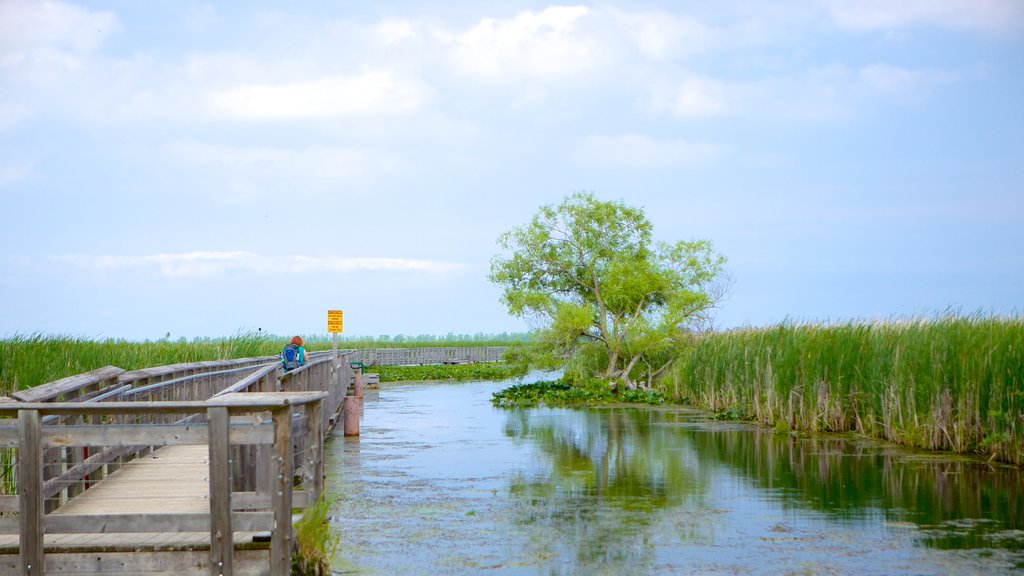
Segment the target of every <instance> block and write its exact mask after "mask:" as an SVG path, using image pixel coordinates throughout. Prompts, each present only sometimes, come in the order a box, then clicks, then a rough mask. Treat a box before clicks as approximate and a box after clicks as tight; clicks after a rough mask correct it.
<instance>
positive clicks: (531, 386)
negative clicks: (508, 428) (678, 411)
mask: <svg viewBox="0 0 1024 576" xmlns="http://www.w3.org/2000/svg"><path fill="white" fill-rule="evenodd" d="M614 390H615V389H614V383H613V382H601V381H593V382H590V383H589V384H587V385H582V386H580V385H573V384H570V383H569V382H566V381H564V380H555V381H551V380H545V381H540V382H531V383H528V384H516V385H514V386H509V387H508V388H505V389H503V390H499V391H498V392H495V393H494V394H493V395H492V397H491V403H492V404H494V405H495V406H500V407H503V408H507V407H511V406H537V405H539V404H544V405H546V406H565V405H573V404H609V403H630V404H664V403H665V402H667V401H668V398H666V396H665V395H664V394H662V393H661V392H658V391H656V390H641V389H637V390H626V391H623V392H622V393H621V394H616V393H615V391H614Z"/></svg>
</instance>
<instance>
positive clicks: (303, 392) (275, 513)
mask: <svg viewBox="0 0 1024 576" xmlns="http://www.w3.org/2000/svg"><path fill="white" fill-rule="evenodd" d="M503 353H504V349H503V348H497V347H495V348H476V349H474V348H455V349H426V350H420V349H409V350H387V351H373V350H355V351H346V352H344V353H342V354H341V355H339V354H338V353H336V352H335V353H319V354H314V355H312V359H311V361H310V362H308V363H307V364H306V365H305V366H303V367H301V368H299V369H297V370H293V371H291V372H289V373H287V374H284V373H282V372H281V371H280V363H279V362H278V361H277V360H276V359H275V358H273V357H269V358H268V357H261V358H243V359H238V360H231V361H215V362H196V363H189V364H176V365H171V366H162V367H156V368H147V369H143V370H136V371H133V372H126V371H124V370H122V369H120V368H117V367H114V366H108V367H105V368H101V369H98V370H94V371H92V372H88V373H85V374H80V375H77V376H72V377H68V378H64V379H61V380H57V381H54V382H51V383H49V384H45V385H42V386H38V387H36V388H32V389H28V390H23V391H18V392H14V393H12V394H11V396H10V397H0V450H2V451H6V452H4V453H3V455H4V457H5V458H7V459H8V460H6V461H8V462H10V461H12V460H14V458H13V455H16V466H15V467H14V471H15V477H16V481H17V495H15V494H14V492H13V491H11V492H8V493H7V494H0V576H6V575H7V574H20V575H25V574H28V575H35V574H81V575H85V574H119V575H122V576H126V575H142V574H149V575H154V574H165V575H169V576H177V575H182V576H183V575H186V574H212V575H215V576H223V575H225V574H236V575H243V574H244V575H250V574H252V575H259V576H263V575H278V574H280V575H286V574H288V573H289V568H290V556H291V553H292V551H293V549H294V548H293V546H294V539H293V538H294V536H293V534H292V525H293V523H294V522H295V520H296V519H297V517H296V516H295V515H294V513H295V511H296V510H297V509H298V510H301V509H303V508H305V507H308V506H311V505H312V504H313V503H315V502H316V501H317V499H318V497H319V496H320V495H321V494H322V493H323V479H324V469H323V442H324V440H325V434H326V433H327V431H329V430H330V429H331V427H332V426H333V425H334V423H335V421H336V418H338V417H339V416H344V420H345V426H344V428H345V433H346V434H349V430H350V424H354V430H355V432H354V433H355V434H358V419H359V416H360V415H361V413H362V410H361V402H362V385H363V375H362V373H361V368H362V366H363V365H364V363H367V364H422V363H463V362H477V361H495V360H498V359H500V356H501V355H502V354H503ZM350 389H351V392H350ZM350 420H351V421H352V422H350Z"/></svg>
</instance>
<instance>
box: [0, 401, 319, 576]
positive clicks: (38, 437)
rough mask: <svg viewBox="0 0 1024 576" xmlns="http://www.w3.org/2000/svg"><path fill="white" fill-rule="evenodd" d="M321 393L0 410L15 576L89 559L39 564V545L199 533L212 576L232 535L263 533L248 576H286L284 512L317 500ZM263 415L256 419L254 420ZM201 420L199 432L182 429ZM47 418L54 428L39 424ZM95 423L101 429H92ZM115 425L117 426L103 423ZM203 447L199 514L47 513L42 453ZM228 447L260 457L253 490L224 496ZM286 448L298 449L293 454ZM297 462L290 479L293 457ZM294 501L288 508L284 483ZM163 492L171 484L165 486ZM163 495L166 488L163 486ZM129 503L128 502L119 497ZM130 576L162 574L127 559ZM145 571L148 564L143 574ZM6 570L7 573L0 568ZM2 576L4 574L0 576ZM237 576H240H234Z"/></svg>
mask: <svg viewBox="0 0 1024 576" xmlns="http://www.w3.org/2000/svg"><path fill="white" fill-rule="evenodd" d="M327 396H328V394H327V393H326V392H264V393H248V394H225V395H222V396H219V397H217V398H213V399H210V400H207V401H201V402H196V401H178V402H164V401H160V402H117V403H104V402H96V403H88V402H68V403H57V404H55V403H32V404H23V405H17V406H15V405H10V404H8V405H5V406H0V414H3V413H7V414H9V413H11V412H15V413H16V414H17V420H16V422H17V425H16V426H10V425H8V426H0V445H2V446H4V447H13V448H16V449H17V452H18V495H17V496H4V497H0V509H2V510H3V511H4V512H7V513H11V512H16V513H17V515H16V516H14V515H6V516H2V517H0V533H11V532H13V533H17V534H18V535H19V557H18V564H19V566H18V567H19V568H20V571H21V573H23V574H43V573H44V570H45V573H63V572H84V571H86V568H88V567H89V566H90V565H92V564H94V563H95V562H94V561H93V557H94V556H95V555H96V554H95V552H93V551H81V552H78V553H75V552H68V551H65V552H64V553H62V554H51V555H46V554H44V535H46V536H49V537H51V538H52V536H53V535H61V534H95V533H103V534H118V535H121V534H131V533H138V532H146V533H152V532H169V533H182V532H206V533H208V534H209V535H210V536H209V541H210V547H209V566H210V569H211V573H214V574H233V573H235V571H234V567H233V562H232V560H233V557H234V546H235V538H234V533H235V531H236V530H237V531H245V532H262V531H265V532H268V533H269V534H270V562H269V566H267V570H258V571H257V572H258V573H269V574H287V573H288V570H289V566H290V558H291V547H292V541H291V538H292V536H291V526H292V519H291V512H292V507H293V506H295V505H300V504H306V503H308V502H310V501H315V499H316V498H317V497H319V495H320V493H321V492H322V490H323V450H322V447H321V445H322V439H323V418H322V417H321V415H322V402H323V400H324V399H325V398H327ZM262 414H268V415H269V418H267V419H264V418H262V417H261V416H260V415H262ZM197 415H198V416H202V419H203V420H204V422H203V424H202V425H197V424H195V423H193V422H191V420H193V419H194V417H195V416H197ZM49 416H56V417H57V418H56V419H54V420H51V423H50V424H46V423H44V419H46V418H47V417H49ZM169 416H174V417H177V418H178V423H175V424H162V425H158V426H157V425H153V424H138V423H136V422H137V421H140V420H147V419H151V418H160V419H163V418H167V417H169ZM97 420H98V421H99V422H102V423H96V422H97ZM113 422H118V423H113ZM197 444H205V445H207V446H208V456H209V457H208V471H207V472H208V482H209V509H208V510H206V511H200V512H196V511H185V512H180V513H179V512H175V511H174V506H173V503H172V502H170V500H171V499H168V501H167V502H166V503H165V510H166V512H161V513H147V514H139V513H129V514H117V513H102V512H101V513H91V514H72V513H69V514H59V513H52V514H50V513H47V512H46V507H45V500H46V496H45V494H46V485H47V484H46V483H45V482H44V481H43V469H44V461H43V458H42V455H43V452H44V451H45V450H46V449H48V448H52V447H71V446H76V447H77V446H96V445H102V446H106V447H108V448H114V447H121V448H128V447H137V446H140V445H145V446H173V445H197ZM232 446H255V447H256V448H257V450H258V451H260V452H261V453H263V454H264V457H263V459H264V461H265V462H266V465H265V467H264V471H265V473H264V474H261V476H262V478H261V479H260V481H257V482H256V483H255V489H253V490H249V491H239V490H238V489H237V488H234V487H232V484H233V481H232V478H233V470H232V468H233V467H232V463H231V447H232ZM296 447H298V449H297V450H296ZM296 452H298V453H300V454H301V456H302V461H303V464H302V472H301V474H298V475H296V474H295V469H294V466H293V463H294V456H295V453H296ZM296 476H298V477H299V478H300V479H301V482H300V484H299V488H300V489H301V490H302V493H303V495H304V498H302V499H301V502H300V501H299V500H300V499H298V498H293V488H294V484H293V482H294V479H295V478H296ZM165 480H166V481H167V482H173V481H174V478H173V476H171V477H169V478H165ZM168 487H169V486H168ZM125 496H130V495H125ZM131 562H132V563H133V565H134V570H133V571H136V573H159V572H162V571H163V567H161V566H160V562H159V560H156V559H150V558H149V557H147V555H146V554H145V553H144V551H143V550H142V549H138V548H137V549H136V550H135V551H134V553H133V558H132V561H131ZM151 563H152V564H151ZM2 568H6V569H8V570H9V569H10V568H13V567H12V566H10V565H9V563H8V565H7V566H3V567H2ZM8 570H5V572H6V573H10V572H8ZM239 573H241V571H239Z"/></svg>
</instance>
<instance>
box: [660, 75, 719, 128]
mask: <svg viewBox="0 0 1024 576" xmlns="http://www.w3.org/2000/svg"><path fill="white" fill-rule="evenodd" d="M734 91H735V88H734V87H732V86H730V85H728V84H726V83H725V82H722V81H720V80H716V79H714V78H709V77H704V76H689V77H687V78H684V79H683V80H681V81H679V82H677V83H675V84H672V85H664V84H663V85H660V86H657V87H655V88H654V92H653V96H652V101H651V105H652V107H653V109H654V111H655V112H658V113H667V114H668V115H669V116H673V117H675V118H683V119H690V118H709V117H714V116H721V115H723V114H726V113H727V112H730V111H734V108H735V103H734V102H731V100H733V99H734V98H735V96H734V94H733V93H734Z"/></svg>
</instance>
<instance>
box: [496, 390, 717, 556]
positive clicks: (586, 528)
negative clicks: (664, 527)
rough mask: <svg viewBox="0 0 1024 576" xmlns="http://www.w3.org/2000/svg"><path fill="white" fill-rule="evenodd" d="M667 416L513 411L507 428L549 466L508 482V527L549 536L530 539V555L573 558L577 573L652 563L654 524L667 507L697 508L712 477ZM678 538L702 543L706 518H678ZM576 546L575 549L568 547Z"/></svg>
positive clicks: (630, 411)
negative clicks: (510, 518)
mask: <svg viewBox="0 0 1024 576" xmlns="http://www.w3.org/2000/svg"><path fill="white" fill-rule="evenodd" d="M664 419H665V416H664V415H663V414H658V413H656V412H649V411H638V410H634V409H605V410H591V411H580V410H542V411H538V410H514V411H510V412H509V414H508V418H507V420H506V422H505V426H504V432H505V434H506V435H507V436H509V437H511V438H513V439H514V440H515V441H516V442H528V443H531V444H533V445H534V446H535V448H536V449H537V453H538V454H540V455H542V458H544V459H546V460H547V461H549V463H550V465H549V466H540V467H537V468H535V469H534V470H532V471H531V472H530V473H524V472H520V473H519V474H517V475H516V476H514V477H513V478H512V480H511V482H510V494H511V496H512V498H513V499H514V501H515V506H514V508H513V509H514V510H515V513H516V518H515V522H517V523H518V524H520V525H525V526H530V527H535V528H542V529H544V532H545V533H546V534H550V532H549V531H550V530H554V532H555V534H556V536H555V537H554V538H551V537H550V536H549V537H547V538H545V539H544V540H543V541H539V542H533V543H532V544H533V546H534V548H535V549H534V550H532V553H531V555H532V556H535V557H545V556H549V557H555V558H558V557H563V558H564V557H572V558H573V559H574V564H575V566H576V567H578V568H586V569H587V570H586V571H592V570H595V569H597V568H598V567H600V569H601V570H604V571H608V572H611V573H614V572H615V569H616V567H626V566H628V567H630V568H631V569H633V570H636V569H638V568H641V567H649V566H651V565H652V563H653V562H654V561H655V554H654V548H653V547H652V546H651V536H652V534H651V528H652V525H654V524H661V523H663V522H664V520H665V519H664V518H663V517H661V516H659V515H657V514H654V512H656V511H658V510H663V509H667V508H674V507H684V508H687V509H696V510H700V509H704V508H706V506H705V505H704V500H705V498H706V494H707V492H708V483H709V482H710V478H709V476H708V474H707V469H706V468H702V467H701V466H699V465H698V460H697V458H696V455H695V454H694V453H693V452H692V451H691V450H689V449H687V447H686V446H685V445H683V444H680V442H679V441H678V440H679V437H678V433H677V432H676V431H674V430H671V429H669V428H666V427H663V426H658V424H660V423H663V422H664ZM681 529H682V533H681V534H680V537H681V538H682V539H698V538H703V539H706V538H708V537H709V532H708V530H709V527H708V525H707V524H706V523H705V522H700V521H694V522H684V523H683V524H682V526H681ZM567 548H574V549H567Z"/></svg>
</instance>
